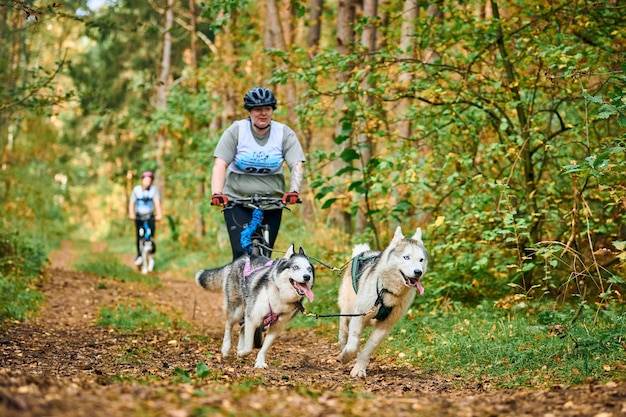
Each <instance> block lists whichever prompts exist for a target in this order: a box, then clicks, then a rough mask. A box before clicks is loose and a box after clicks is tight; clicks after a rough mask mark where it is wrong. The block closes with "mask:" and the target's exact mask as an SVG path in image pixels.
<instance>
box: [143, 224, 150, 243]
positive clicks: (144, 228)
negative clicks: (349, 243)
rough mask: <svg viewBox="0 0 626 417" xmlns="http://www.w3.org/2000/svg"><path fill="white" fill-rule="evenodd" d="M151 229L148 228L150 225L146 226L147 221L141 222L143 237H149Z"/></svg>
mask: <svg viewBox="0 0 626 417" xmlns="http://www.w3.org/2000/svg"><path fill="white" fill-rule="evenodd" d="M151 232H152V231H151V230H150V226H148V222H143V233H144V234H143V238H144V239H146V240H147V239H150V233H151Z"/></svg>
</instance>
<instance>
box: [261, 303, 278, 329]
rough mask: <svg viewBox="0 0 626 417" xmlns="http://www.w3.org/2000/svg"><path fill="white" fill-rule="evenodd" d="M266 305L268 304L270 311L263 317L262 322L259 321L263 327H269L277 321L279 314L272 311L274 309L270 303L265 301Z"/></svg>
mask: <svg viewBox="0 0 626 417" xmlns="http://www.w3.org/2000/svg"><path fill="white" fill-rule="evenodd" d="M267 305H269V307H270V312H269V313H268V315H267V316H265V317H264V318H263V323H261V325H262V326H265V327H269V326H271V325H272V324H274V323H276V322H277V321H278V318H279V317H280V314H276V313H274V310H272V305H271V304H270V303H267Z"/></svg>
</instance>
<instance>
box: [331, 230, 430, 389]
mask: <svg viewBox="0 0 626 417" xmlns="http://www.w3.org/2000/svg"><path fill="white" fill-rule="evenodd" d="M350 265H351V266H352V267H351V268H350V269H348V270H346V272H345V273H344V275H343V279H342V282H341V287H340V288H339V299H338V304H339V308H340V310H341V314H342V315H343V314H347V315H352V316H342V317H341V319H340V322H339V348H340V349H341V356H340V357H341V361H342V362H343V363H346V362H349V361H350V360H352V359H354V358H355V357H356V356H357V350H358V348H359V339H360V338H361V333H362V332H363V328H364V327H366V326H368V325H372V326H374V328H373V329H372V332H371V334H370V336H369V338H368V339H367V342H366V343H365V346H364V347H363V349H362V350H361V352H360V353H359V355H358V357H357V360H356V363H355V365H354V367H353V368H352V371H351V372H350V376H352V377H365V375H366V371H365V368H367V365H368V363H369V360H370V357H371V356H372V353H373V352H374V350H375V349H376V348H377V347H378V345H379V344H380V343H381V342H382V341H383V339H384V338H385V337H386V336H387V335H388V334H389V332H390V331H391V329H392V328H393V326H394V325H395V324H396V323H397V322H398V320H400V319H401V318H402V316H404V314H405V313H406V311H407V310H408V308H409V306H410V305H411V303H412V302H413V299H414V298H415V293H416V292H417V291H419V293H420V295H421V294H423V293H424V287H422V284H421V278H422V276H423V275H424V274H425V273H426V268H427V266H428V253H427V252H426V248H425V247H424V244H423V242H422V230H421V229H420V228H417V230H416V232H415V234H414V235H413V237H412V238H405V237H404V236H403V235H402V230H401V228H400V227H398V228H397V229H396V233H395V235H394V236H393V239H392V240H391V243H390V244H389V246H388V247H387V248H386V249H385V250H384V251H383V252H382V253H381V252H380V251H373V250H370V247H369V246H368V245H367V244H361V245H357V246H355V247H354V249H353V251H352V261H351V263H350Z"/></svg>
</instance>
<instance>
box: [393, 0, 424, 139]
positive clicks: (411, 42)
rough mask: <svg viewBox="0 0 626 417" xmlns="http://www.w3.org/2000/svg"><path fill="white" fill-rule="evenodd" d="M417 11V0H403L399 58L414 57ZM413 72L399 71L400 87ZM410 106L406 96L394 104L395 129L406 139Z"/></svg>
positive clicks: (406, 83) (404, 87)
mask: <svg viewBox="0 0 626 417" xmlns="http://www.w3.org/2000/svg"><path fill="white" fill-rule="evenodd" d="M418 11H419V5H418V4H417V0H405V1H404V8H403V11H402V27H401V29H400V51H402V52H400V56H399V58H400V60H411V59H415V57H416V54H415V26H416V22H417V16H418ZM413 77H414V73H413V72H412V71H405V72H402V73H400V75H399V76H398V80H399V81H400V84H401V86H402V87H401V88H403V89H406V88H408V86H410V84H411V82H412V81H413ZM410 106H411V101H410V99H408V98H405V99H402V100H400V102H399V103H398V105H397V106H396V110H395V114H397V115H399V117H400V120H399V121H398V123H397V131H398V136H399V137H400V139H401V140H402V139H405V140H406V139H408V138H409V137H411V134H412V133H413V127H412V121H411V120H410V119H407V118H406V113H407V111H408V110H409V107H410Z"/></svg>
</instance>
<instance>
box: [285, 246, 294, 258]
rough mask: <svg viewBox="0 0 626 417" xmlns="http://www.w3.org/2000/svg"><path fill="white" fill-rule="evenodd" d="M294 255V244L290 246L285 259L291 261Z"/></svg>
mask: <svg viewBox="0 0 626 417" xmlns="http://www.w3.org/2000/svg"><path fill="white" fill-rule="evenodd" d="M294 253H295V248H294V245H293V243H292V244H291V246H289V249H287V252H285V256H283V258H285V259H289V258H291V256H292V255H293V254H294Z"/></svg>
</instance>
